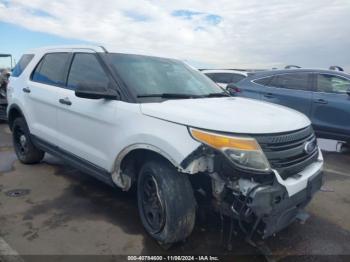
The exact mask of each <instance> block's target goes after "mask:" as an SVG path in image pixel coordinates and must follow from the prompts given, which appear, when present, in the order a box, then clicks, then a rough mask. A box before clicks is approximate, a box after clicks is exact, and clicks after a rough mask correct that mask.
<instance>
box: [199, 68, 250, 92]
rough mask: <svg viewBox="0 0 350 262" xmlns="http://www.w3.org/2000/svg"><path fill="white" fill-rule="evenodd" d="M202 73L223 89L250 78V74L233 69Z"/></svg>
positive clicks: (203, 71) (204, 71)
mask: <svg viewBox="0 0 350 262" xmlns="http://www.w3.org/2000/svg"><path fill="white" fill-rule="evenodd" d="M201 72H202V73H203V74H205V75H206V76H207V77H209V78H210V79H211V80H213V81H214V82H215V83H217V84H218V85H219V86H220V87H222V88H226V87H227V85H228V84H231V83H237V82H239V81H241V80H242V79H244V78H246V77H247V76H248V72H245V71H238V70H231V69H226V70H218V69H217V70H202V71H201Z"/></svg>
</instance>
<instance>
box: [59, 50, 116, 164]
mask: <svg viewBox="0 0 350 262" xmlns="http://www.w3.org/2000/svg"><path fill="white" fill-rule="evenodd" d="M111 83H113V80H111V78H110V76H109V75H108V73H107V72H106V71H105V68H104V67H103V65H102V64H101V61H100V59H99V57H98V55H97V54H96V53H93V52H91V53H87V52H86V51H84V53H75V54H74V56H73V60H72V62H71V66H70V71H69V74H68V77H67V85H66V87H64V88H59V90H58V92H57V93H58V101H60V106H59V109H58V113H57V122H58V130H59V134H58V137H57V139H58V140H59V145H60V147H61V148H62V149H64V150H65V151H68V152H69V153H71V154H73V155H75V156H77V157H79V158H82V159H84V160H87V161H89V162H90V163H93V164H95V165H97V166H99V167H102V168H105V169H109V168H110V162H111V161H110V159H111V156H112V155H113V153H114V152H109V151H108V150H109V149H111V147H110V144H111V139H115V137H117V134H116V133H115V129H114V127H115V124H116V119H115V112H116V106H117V103H118V101H114V100H105V99H86V98H80V97H77V96H75V90H76V88H77V87H78V86H84V88H90V89H92V90H95V91H99V89H101V90H102V91H104V90H105V89H104V88H109V87H110V85H111Z"/></svg>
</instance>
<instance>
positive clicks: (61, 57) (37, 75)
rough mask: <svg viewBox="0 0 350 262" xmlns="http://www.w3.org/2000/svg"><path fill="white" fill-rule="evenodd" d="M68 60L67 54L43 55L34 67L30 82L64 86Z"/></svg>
mask: <svg viewBox="0 0 350 262" xmlns="http://www.w3.org/2000/svg"><path fill="white" fill-rule="evenodd" d="M68 59H69V54H68V53H52V54H47V55H45V56H44V58H43V59H42V60H41V62H40V63H39V64H38V66H37V67H36V69H35V71H34V73H33V75H32V80H33V81H35V82H40V83H44V84H48V85H57V86H64V85H65V82H66V81H65V79H66V75H67V72H66V69H67V62H68Z"/></svg>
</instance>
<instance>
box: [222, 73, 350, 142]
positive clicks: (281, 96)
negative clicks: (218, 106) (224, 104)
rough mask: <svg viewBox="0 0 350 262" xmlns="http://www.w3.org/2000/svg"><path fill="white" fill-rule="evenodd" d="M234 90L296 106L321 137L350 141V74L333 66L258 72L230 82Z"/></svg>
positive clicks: (244, 95)
mask: <svg viewBox="0 0 350 262" xmlns="http://www.w3.org/2000/svg"><path fill="white" fill-rule="evenodd" d="M227 88H228V90H229V91H230V92H231V94H233V95H236V96H242V97H249V98H254V99H258V100H263V101H267V102H271V103H275V104H280V105H284V106H288V107H291V108H293V109H296V110H298V111H300V112H302V113H304V114H305V115H307V116H308V117H309V118H310V119H311V121H312V124H313V126H314V129H315V131H316V133H317V134H318V136H319V137H322V138H329V139H335V140H340V141H345V142H347V143H350V75H349V74H346V73H344V72H340V71H333V70H311V69H288V70H271V71H263V72H256V73H254V74H252V75H249V76H248V77H247V78H245V79H243V80H241V81H240V82H238V83H235V84H230V85H228V87H227Z"/></svg>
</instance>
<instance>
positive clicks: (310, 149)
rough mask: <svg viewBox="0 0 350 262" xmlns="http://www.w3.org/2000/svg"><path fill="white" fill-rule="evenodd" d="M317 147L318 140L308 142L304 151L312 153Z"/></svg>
mask: <svg viewBox="0 0 350 262" xmlns="http://www.w3.org/2000/svg"><path fill="white" fill-rule="evenodd" d="M315 148H316V140H313V141H309V142H306V143H305V145H304V151H305V153H307V154H311V153H312V152H313V151H314V150H315Z"/></svg>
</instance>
